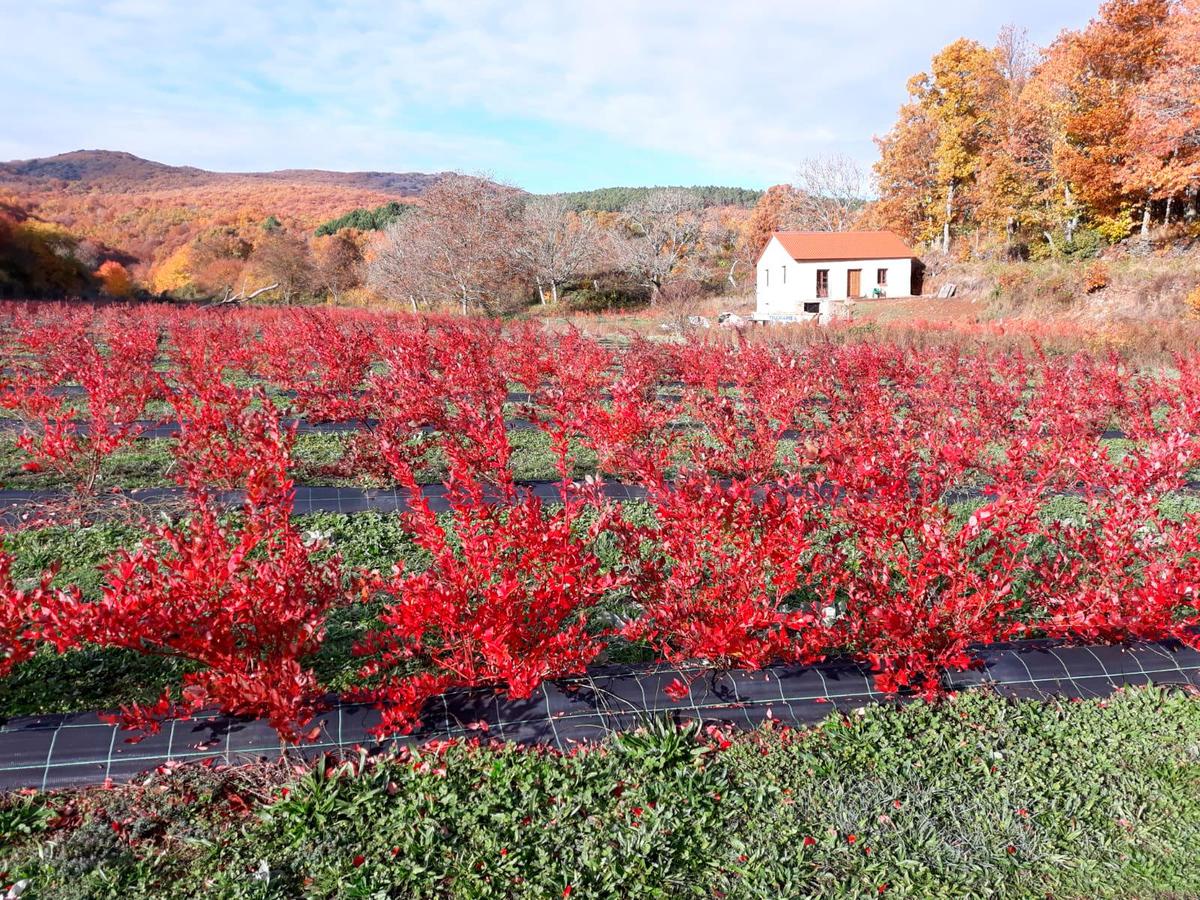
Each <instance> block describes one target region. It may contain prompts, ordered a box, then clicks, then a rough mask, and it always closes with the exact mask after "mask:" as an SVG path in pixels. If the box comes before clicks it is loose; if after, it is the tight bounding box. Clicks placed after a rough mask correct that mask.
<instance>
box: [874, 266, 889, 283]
mask: <svg viewBox="0 0 1200 900" xmlns="http://www.w3.org/2000/svg"><path fill="white" fill-rule="evenodd" d="M875 283H876V284H877V285H879V286H880V287H887V269H879V270H877V271H876V273H875Z"/></svg>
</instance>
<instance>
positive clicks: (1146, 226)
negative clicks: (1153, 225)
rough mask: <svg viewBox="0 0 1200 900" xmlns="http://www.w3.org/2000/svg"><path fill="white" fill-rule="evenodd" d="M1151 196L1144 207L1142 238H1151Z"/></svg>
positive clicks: (1144, 239)
mask: <svg viewBox="0 0 1200 900" xmlns="http://www.w3.org/2000/svg"><path fill="white" fill-rule="evenodd" d="M1150 205H1151V204H1150V198H1149V197H1147V198H1146V204H1145V205H1144V206H1143V207H1142V240H1143V241H1148V240H1150Z"/></svg>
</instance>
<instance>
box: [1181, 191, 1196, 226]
mask: <svg viewBox="0 0 1200 900" xmlns="http://www.w3.org/2000/svg"><path fill="white" fill-rule="evenodd" d="M1197 196H1200V184H1194V185H1192V186H1191V187H1189V188H1188V190H1187V205H1186V206H1185V207H1184V208H1183V217H1184V218H1185V219H1187V221H1189V222H1191V221H1193V220H1194V219H1195V218H1196V216H1197V215H1200V210H1197V209H1196V198H1197Z"/></svg>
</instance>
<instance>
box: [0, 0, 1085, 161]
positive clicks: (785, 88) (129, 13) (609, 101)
mask: <svg viewBox="0 0 1200 900" xmlns="http://www.w3.org/2000/svg"><path fill="white" fill-rule="evenodd" d="M1094 2H1095V0H1068V2H1062V3H1060V4H1056V6H1058V7H1059V8H1058V9H1057V10H1054V11H1049V10H1046V9H1044V8H1043V7H1044V4H1038V3H1035V2H1034V0H1016V2H1014V3H1010V4H1008V5H1006V6H1003V7H1002V8H998V6H1000V5H997V4H992V3H987V2H984V0H966V2H962V3H959V4H957V5H956V6H954V7H950V8H948V7H947V6H945V5H944V4H942V3H937V2H933V0H910V2H908V3H904V4H900V3H895V2H887V0H842V2H840V3H836V4H835V3H827V2H822V3H817V2H811V0H799V2H793V3H791V4H787V3H778V2H764V0H742V2H740V3H737V4H728V3H716V2H712V3H697V2H681V0H659V2H655V3H645V2H638V0H608V2H575V3H569V4H566V3H555V2H552V0H544V2H531V0H511V2H484V0H460V2H455V3H448V2H444V0H438V2H434V0H404V2H382V0H373V2H359V3H353V4H349V5H338V6H333V7H332V8H330V7H331V5H330V4H325V3H319V2H315V0H306V2H293V3H289V4H287V5H284V4H277V3H271V2H264V0H240V2H233V0H206V2H204V3H192V2H175V3H154V2H148V0H107V2H101V3H97V2H94V0H58V2H51V3H47V4H28V3H25V2H20V3H18V2H16V0H0V20H2V21H4V23H5V26H6V31H7V32H8V35H9V37H8V41H7V42H6V44H7V46H6V53H5V54H4V56H3V57H0V79H2V83H4V84H5V85H6V86H7V90H6V93H5V95H4V96H3V97H0V116H2V120H3V121H4V122H5V123H6V127H7V130H8V134H7V135H6V136H5V137H4V138H3V139H0V149H3V150H4V151H5V153H6V155H11V154H16V155H41V154H46V153H51V152H58V151H61V150H66V149H75V148H76V147H80V146H105V147H113V148H129V149H132V150H134V151H135V152H140V153H143V154H145V155H155V154H157V155H158V156H159V157H161V158H163V159H165V160H167V161H171V162H190V163H193V164H197V165H206V166H212V167H221V168H240V169H246V168H275V167H280V166H308V165H321V166H333V167H337V168H400V169H404V168H424V169H443V168H465V169H482V168H490V169H495V170H496V171H498V172H499V174H501V175H504V174H506V171H508V172H513V173H517V174H518V180H520V175H525V176H526V177H528V175H529V171H530V169H531V168H533V169H535V170H536V167H537V165H538V160H544V159H548V158H553V154H554V142H555V141H556V140H558V138H557V137H556V132H560V131H561V132H569V133H570V134H571V135H573V138H572V141H571V142H569V144H570V146H571V147H572V148H573V151H572V152H577V153H579V154H580V156H581V158H580V160H579V164H578V166H579V171H578V173H577V176H576V177H578V178H580V179H584V180H587V181H590V182H593V183H594V182H596V181H610V182H611V181H613V180H616V178H617V176H618V175H619V174H620V170H621V169H622V168H628V167H629V165H630V162H629V160H630V159H636V158H637V155H638V154H639V153H646V154H652V155H653V157H654V159H655V160H656V161H658V164H659V165H661V166H663V167H664V168H665V169H669V167H670V165H671V161H672V160H677V161H678V165H679V167H680V168H681V169H683V170H687V171H690V172H711V173H712V175H713V178H714V179H716V178H717V176H720V180H736V181H740V182H743V183H768V182H773V181H778V180H782V179H784V178H786V177H788V175H789V174H790V172H791V169H792V167H793V166H794V165H795V162H796V160H798V159H800V158H802V157H803V156H805V155H809V154H812V153H816V152H823V151H826V150H831V149H832V150H838V151H843V152H850V153H853V154H854V155H857V156H859V157H860V158H863V159H867V158H869V157H870V156H871V155H872V153H873V150H872V147H871V143H870V139H871V136H872V134H873V133H875V132H881V131H883V130H885V129H886V128H887V126H888V124H889V123H890V121H891V117H892V115H893V114H894V111H895V108H896V106H897V105H898V104H899V102H900V101H901V100H902V99H903V86H904V82H905V80H906V79H907V76H908V75H910V74H912V73H913V72H915V71H918V70H919V69H920V68H922V67H923V66H924V65H925V64H926V63H927V61H928V58H929V56H930V55H931V54H932V53H933V52H934V51H935V50H936V49H937V48H938V47H940V46H942V45H943V44H945V43H947V42H948V41H949V40H951V39H953V38H954V37H956V36H958V35H959V34H967V35H969V36H972V37H977V38H980V39H984V40H987V39H990V37H991V36H992V35H994V33H995V31H996V30H997V29H998V27H999V26H1000V25H1001V24H1003V23H1004V22H1006V21H1009V20H1015V21H1021V20H1022V19H1024V20H1026V21H1032V22H1033V24H1034V25H1035V26H1037V27H1036V28H1035V29H1034V30H1035V36H1036V37H1038V38H1039V39H1046V38H1048V37H1049V36H1050V35H1051V34H1052V33H1053V32H1054V31H1055V30H1057V29H1058V28H1059V27H1062V26H1067V25H1071V26H1076V25H1078V24H1081V22H1082V21H1083V20H1084V19H1085V18H1086V16H1087V15H1088V14H1089V13H1090V12H1091V11H1092V10H1093V8H1094V7H1093V4H1094ZM587 134H592V135H594V136H595V139H596V142H597V143H598V144H599V143H602V144H603V146H604V147H605V148H606V150H605V151H604V152H601V151H596V153H595V154H593V155H591V156H590V157H589V156H588V154H587V152H586V141H585V140H583V139H582V138H581V136H586V135H587ZM564 146H566V144H564ZM581 147H582V148H583V149H582V150H581V149H580V148H581ZM22 148H24V149H22ZM605 153H607V154H608V155H607V156H606V155H605ZM556 161H557V160H556ZM606 164H609V165H611V168H612V169H613V172H612V176H611V177H607V178H606V177H603V176H604V175H605V174H607V173H603V172H601V173H599V174H597V173H596V172H594V171H592V170H593V169H595V168H597V167H601V168H602V167H604V166H605V165H606ZM669 174H670V173H669V171H664V173H663V176H662V177H661V178H660V179H659V180H674V179H671V178H670V177H669Z"/></svg>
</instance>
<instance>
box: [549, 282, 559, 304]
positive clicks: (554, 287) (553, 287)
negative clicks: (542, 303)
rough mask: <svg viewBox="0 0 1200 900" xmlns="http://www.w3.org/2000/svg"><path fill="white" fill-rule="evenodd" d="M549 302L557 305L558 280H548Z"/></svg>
mask: <svg viewBox="0 0 1200 900" xmlns="http://www.w3.org/2000/svg"><path fill="white" fill-rule="evenodd" d="M550 302H551V303H553V304H554V305H555V306H558V282H557V281H554V280H553V279H551V281H550Z"/></svg>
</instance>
